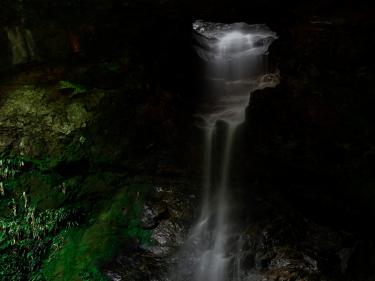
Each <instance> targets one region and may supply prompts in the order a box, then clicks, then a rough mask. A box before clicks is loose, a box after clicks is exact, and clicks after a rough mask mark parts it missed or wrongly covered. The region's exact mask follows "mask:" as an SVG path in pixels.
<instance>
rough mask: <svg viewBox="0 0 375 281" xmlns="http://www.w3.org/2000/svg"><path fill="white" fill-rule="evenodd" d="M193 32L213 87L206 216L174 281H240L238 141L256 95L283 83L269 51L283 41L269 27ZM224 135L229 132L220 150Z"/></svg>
mask: <svg viewBox="0 0 375 281" xmlns="http://www.w3.org/2000/svg"><path fill="white" fill-rule="evenodd" d="M193 29H194V35H195V38H196V40H197V43H198V44H197V46H196V47H195V48H196V51H197V53H198V55H199V56H200V57H201V58H203V59H204V60H205V62H206V66H207V70H206V72H207V77H206V80H207V85H208V88H209V91H208V93H207V96H206V99H205V101H204V102H203V103H202V109H201V112H200V114H199V117H200V119H201V120H202V124H201V126H202V128H203V130H204V132H205V172H204V194H203V202H202V210H201V214H200V217H199V219H198V222H197V223H196V225H195V226H194V227H193V229H192V230H191V233H190V235H189V237H188V239H187V241H186V243H185V245H184V247H183V249H182V251H181V253H180V254H179V256H178V263H179V265H178V267H177V268H176V270H174V272H173V273H172V275H171V277H170V280H173V281H239V280H243V278H242V277H241V276H242V275H241V260H240V255H239V251H240V249H241V237H240V234H239V231H237V230H236V225H235V224H234V223H233V221H232V220H231V209H232V208H231V206H232V204H231V202H230V196H231V192H230V188H229V187H230V185H231V183H230V166H231V165H230V163H231V155H232V150H233V140H234V139H235V135H236V130H237V127H238V126H239V125H240V124H241V123H243V122H244V121H245V110H246V107H247V106H248V104H249V102H250V95H251V92H253V91H255V90H257V89H262V88H265V87H274V86H276V85H277V84H278V83H279V76H278V74H277V73H269V72H268V69H267V52H268V48H269V46H270V45H271V43H272V42H273V41H274V40H275V39H276V38H277V36H276V34H275V33H274V32H272V31H271V30H270V29H269V28H268V27H267V26H265V25H248V24H246V23H234V24H220V23H209V22H204V21H197V22H195V23H194V24H193ZM218 121H221V122H222V123H224V124H225V128H223V126H217V123H218ZM219 130H225V132H221V133H222V134H223V135H224V144H223V145H221V146H219V147H221V149H219V150H218V149H216V148H217V145H215V144H216V143H218V140H217V136H218V135H219V132H218V131H219Z"/></svg>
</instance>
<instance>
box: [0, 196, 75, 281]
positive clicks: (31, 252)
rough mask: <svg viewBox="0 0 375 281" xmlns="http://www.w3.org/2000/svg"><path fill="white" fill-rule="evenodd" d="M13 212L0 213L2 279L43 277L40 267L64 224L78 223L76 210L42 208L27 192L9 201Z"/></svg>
mask: <svg viewBox="0 0 375 281" xmlns="http://www.w3.org/2000/svg"><path fill="white" fill-rule="evenodd" d="M9 208H10V209H11V212H10V214H9V215H8V216H2V217H0V229H1V232H0V251H1V253H2V254H1V255H0V265H1V266H0V280H9V281H21V280H42V276H41V274H39V273H38V272H39V271H38V269H39V267H40V265H41V263H42V260H43V258H44V257H45V255H46V254H47V253H48V251H49V248H50V245H51V244H52V241H53V237H54V236H55V235H56V234H57V232H58V231H59V230H60V229H61V228H64V227H71V226H74V225H75V223H73V222H72V220H71V218H72V217H74V215H75V213H76V210H75V209H68V208H60V209H51V210H45V211H42V212H38V210H37V209H36V208H35V206H30V205H29V203H28V196H27V194H26V193H25V192H24V193H23V194H22V196H21V197H20V198H18V200H17V199H14V198H13V199H12V200H11V201H10V203H9Z"/></svg>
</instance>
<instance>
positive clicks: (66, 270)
mask: <svg viewBox="0 0 375 281" xmlns="http://www.w3.org/2000/svg"><path fill="white" fill-rule="evenodd" d="M145 190H147V187H146V186H142V185H132V186H128V187H126V188H125V189H124V190H122V191H121V192H119V193H118V194H117V195H116V196H115V197H114V198H112V199H110V200H108V201H106V202H104V203H103V204H101V206H102V208H101V210H94V212H93V215H92V218H91V220H90V224H89V225H87V226H86V227H80V228H76V229H71V230H69V231H67V232H65V233H62V234H61V235H60V237H59V239H60V240H61V241H62V246H61V248H60V249H58V250H57V251H52V253H51V255H50V257H49V258H48V259H47V260H46V261H45V263H44V266H43V269H42V272H43V275H44V276H45V278H46V279H47V280H54V281H68V280H69V281H74V280H77V281H84V280H94V281H96V280H97V281H102V280H106V278H105V276H103V275H102V274H101V273H100V266H101V265H102V264H103V263H105V262H108V261H109V260H110V259H111V258H112V257H113V256H114V255H115V254H116V252H117V251H118V249H119V247H120V246H121V245H122V244H124V243H125V242H126V241H127V239H129V238H135V239H137V240H138V241H139V243H150V241H151V238H150V233H149V232H148V231H145V230H143V229H141V228H140V227H139V214H140V208H141V205H142V201H143V198H142V197H143V196H142V194H145Z"/></svg>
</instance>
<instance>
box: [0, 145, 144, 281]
mask: <svg viewBox="0 0 375 281" xmlns="http://www.w3.org/2000/svg"><path fill="white" fill-rule="evenodd" d="M80 145H81V144H80ZM68 147H69V146H67V148H68ZM77 147H79V146H77ZM81 148H82V147H81ZM67 151H68V149H67ZM72 151H75V150H74V149H72ZM69 160H71V159H70V157H68V156H67V155H65V156H61V157H60V158H59V159H47V158H46V159H37V160H36V159H27V158H26V157H24V156H12V157H11V156H9V155H8V156H7V157H5V156H4V155H3V158H2V160H0V163H1V165H0V180H1V184H0V188H1V190H0V191H1V199H0V251H1V253H2V254H1V256H0V280H9V281H23V280H27V281H49V280H51V281H52V280H53V281H59V280H61V281H66V280H77V281H85V280H98V281H102V280H106V278H105V276H104V275H103V274H102V273H101V270H100V268H101V266H102V265H103V264H104V263H105V262H108V261H109V260H110V259H111V258H112V257H113V256H114V255H115V254H116V253H117V249H119V248H120V246H121V245H122V244H124V243H126V242H127V241H129V239H130V238H131V239H136V240H137V241H138V242H139V243H150V236H149V233H148V232H147V231H145V230H143V229H141V228H140V227H139V225H138V220H139V214H140V210H141V206H142V201H143V200H144V196H145V195H146V194H147V190H148V185H147V184H146V185H145V184H135V183H131V182H130V183H128V184H125V185H124V184H122V186H121V187H118V189H116V191H114V192H113V193H112V192H111V190H115V189H111V188H110V186H108V185H110V184H112V183H111V180H112V179H113V178H114V176H111V175H107V176H103V177H102V181H99V180H95V178H96V179H97V177H95V176H94V178H93V179H90V178H91V177H92V176H89V177H88V178H87V180H84V181H82V180H76V178H75V177H73V178H66V177H63V176H61V175H59V174H58V173H56V172H55V171H53V169H55V168H56V167H57V166H58V165H61V162H64V161H69ZM74 160H76V159H74ZM87 185H90V186H87ZM103 188H107V193H105V194H102V196H100V197H99V198H98V197H97V196H95V195H90V194H95V193H98V192H99V193H100V192H103ZM51 200H52V201H53V202H51ZM90 200H94V202H92V201H90Z"/></svg>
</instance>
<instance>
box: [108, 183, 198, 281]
mask: <svg viewBox="0 0 375 281" xmlns="http://www.w3.org/2000/svg"><path fill="white" fill-rule="evenodd" d="M185 185H186V182H183V183H171V184H170V185H163V184H162V185H158V186H155V187H154V191H153V195H152V197H151V198H150V200H149V201H148V202H146V204H145V205H144V206H143V210H142V217H141V226H142V227H143V228H144V229H147V230H151V241H150V244H149V245H139V244H138V243H137V241H132V242H131V243H129V244H128V246H127V247H125V248H124V249H122V250H121V252H120V254H119V255H118V256H117V258H116V260H115V261H113V263H110V264H108V265H107V266H106V267H105V268H104V272H105V273H106V275H107V276H108V277H109V278H110V279H111V280H118V281H120V280H154V281H157V280H167V278H168V272H169V271H170V270H171V268H170V266H171V264H173V262H172V261H173V256H174V254H175V253H176V252H177V251H178V249H179V248H180V247H181V246H182V245H183V243H184V239H185V237H186V236H187V233H188V230H189V227H190V225H191V223H192V221H193V219H194V214H195V211H194V210H197V206H198V200H197V198H198V197H197V196H196V195H195V194H194V190H195V193H199V191H198V190H197V189H196V188H195V187H194V186H185ZM195 215H196V214H195Z"/></svg>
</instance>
